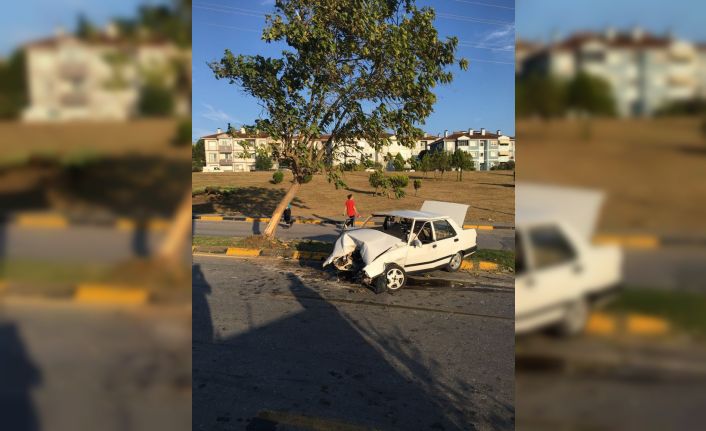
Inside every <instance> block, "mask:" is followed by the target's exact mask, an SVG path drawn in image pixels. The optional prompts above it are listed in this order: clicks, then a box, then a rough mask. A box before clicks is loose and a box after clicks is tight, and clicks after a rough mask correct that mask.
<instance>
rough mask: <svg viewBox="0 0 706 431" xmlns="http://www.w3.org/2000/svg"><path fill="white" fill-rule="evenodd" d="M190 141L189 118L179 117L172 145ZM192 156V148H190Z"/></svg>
mask: <svg viewBox="0 0 706 431" xmlns="http://www.w3.org/2000/svg"><path fill="white" fill-rule="evenodd" d="M190 142H191V120H188V119H181V120H179V124H177V130H176V135H175V136H174V141H173V143H174V145H178V146H181V145H187V144H189V143H190ZM192 158H193V149H192Z"/></svg>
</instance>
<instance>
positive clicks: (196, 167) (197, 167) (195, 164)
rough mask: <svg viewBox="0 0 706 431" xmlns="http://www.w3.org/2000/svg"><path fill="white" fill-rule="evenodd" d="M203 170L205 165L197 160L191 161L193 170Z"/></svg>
mask: <svg viewBox="0 0 706 431" xmlns="http://www.w3.org/2000/svg"><path fill="white" fill-rule="evenodd" d="M201 171H203V166H202V165H201V163H199V162H197V161H196V160H192V161H191V172H201Z"/></svg>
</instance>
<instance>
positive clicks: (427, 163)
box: [419, 153, 434, 178]
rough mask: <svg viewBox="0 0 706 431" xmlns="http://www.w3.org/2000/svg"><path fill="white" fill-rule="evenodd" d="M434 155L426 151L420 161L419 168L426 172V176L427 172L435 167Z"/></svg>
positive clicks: (425, 175)
mask: <svg viewBox="0 0 706 431" xmlns="http://www.w3.org/2000/svg"><path fill="white" fill-rule="evenodd" d="M433 164H434V161H433V156H432V155H431V154H429V153H426V154H424V155H423V156H422V158H421V160H420V162H419V168H420V169H421V170H422V172H424V178H426V177H427V172H429V171H430V170H432V169H433Z"/></svg>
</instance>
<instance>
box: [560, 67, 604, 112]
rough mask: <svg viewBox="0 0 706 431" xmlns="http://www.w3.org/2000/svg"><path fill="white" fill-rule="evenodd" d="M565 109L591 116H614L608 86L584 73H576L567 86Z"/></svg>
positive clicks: (600, 79)
mask: <svg viewBox="0 0 706 431" xmlns="http://www.w3.org/2000/svg"><path fill="white" fill-rule="evenodd" d="M566 106H567V108H569V109H571V110H574V111H579V112H584V113H588V114H593V115H606V116H613V115H615V100H614V99H613V92H612V90H611V88H610V84H609V83H608V82H607V81H605V80H604V79H602V78H598V77H595V76H591V75H589V74H587V73H585V72H580V73H578V74H577V75H576V76H575V77H574V79H572V80H571V81H570V82H569V84H568V86H567V94H566Z"/></svg>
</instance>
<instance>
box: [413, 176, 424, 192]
mask: <svg viewBox="0 0 706 431" xmlns="http://www.w3.org/2000/svg"><path fill="white" fill-rule="evenodd" d="M413 184H414V196H417V190H419V189H421V188H422V180H414V183H413Z"/></svg>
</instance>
